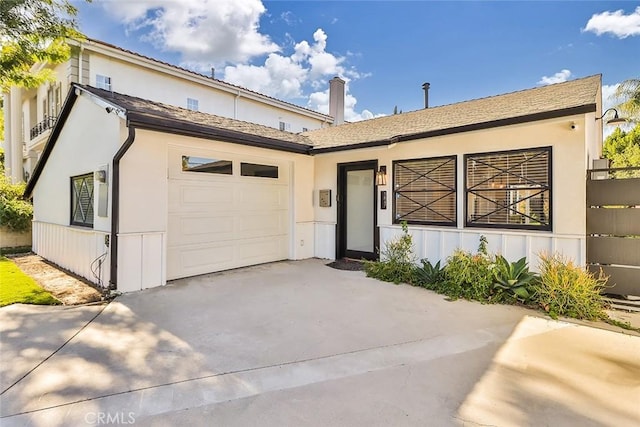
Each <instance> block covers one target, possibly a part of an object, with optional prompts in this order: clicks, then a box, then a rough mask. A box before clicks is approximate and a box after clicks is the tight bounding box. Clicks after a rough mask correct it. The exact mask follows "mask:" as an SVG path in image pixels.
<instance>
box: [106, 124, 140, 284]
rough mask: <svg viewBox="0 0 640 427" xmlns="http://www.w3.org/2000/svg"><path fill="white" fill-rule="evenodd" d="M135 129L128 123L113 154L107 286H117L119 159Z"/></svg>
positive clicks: (125, 150)
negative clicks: (120, 144)
mask: <svg viewBox="0 0 640 427" xmlns="http://www.w3.org/2000/svg"><path fill="white" fill-rule="evenodd" d="M135 139H136V129H135V127H133V126H132V125H131V124H129V135H128V136H127V139H125V140H124V142H123V143H122V146H121V147H120V149H119V150H118V152H117V153H116V154H115V156H113V164H112V171H113V172H112V173H113V176H112V181H111V266H110V267H111V268H110V278H109V288H110V289H117V288H118V232H119V231H120V160H121V159H122V158H123V157H124V155H125V154H126V152H127V151H128V150H129V148H131V146H132V145H133V141H134V140H135Z"/></svg>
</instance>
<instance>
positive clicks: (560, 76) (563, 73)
mask: <svg viewBox="0 0 640 427" xmlns="http://www.w3.org/2000/svg"><path fill="white" fill-rule="evenodd" d="M569 77H571V71H569V70H567V69H564V70H560V71H558V72H557V73H555V74H554V75H553V76H542V78H541V79H540V81H538V84H539V85H552V84H555V83H562V82H566V81H567V80H568V79H569Z"/></svg>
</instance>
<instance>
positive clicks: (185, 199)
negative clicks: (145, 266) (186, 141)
mask: <svg viewBox="0 0 640 427" xmlns="http://www.w3.org/2000/svg"><path fill="white" fill-rule="evenodd" d="M289 168H290V166H289V163H288V162H286V161H282V160H277V159H276V160H274V159H262V158H256V157H247V156H242V155H238V154H233V153H218V152H202V151H195V152H194V151H193V150H191V151H190V150H187V149H176V148H171V149H170V150H169V223H168V232H167V278H168V279H169V280H171V279H177V278H180V277H188V276H194V275H197V274H204V273H210V272H214V271H221V270H227V269H230V268H236V267H243V266H248V265H255V264H260V263H264V262H271V261H279V260H283V259H287V258H289V228H290V216H289V204H290V202H289Z"/></svg>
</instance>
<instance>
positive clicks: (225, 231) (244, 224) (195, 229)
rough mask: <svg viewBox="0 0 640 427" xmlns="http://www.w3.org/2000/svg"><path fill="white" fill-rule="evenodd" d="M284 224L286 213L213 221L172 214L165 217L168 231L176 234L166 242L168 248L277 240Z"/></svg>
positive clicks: (190, 215) (287, 219)
mask: <svg viewBox="0 0 640 427" xmlns="http://www.w3.org/2000/svg"><path fill="white" fill-rule="evenodd" d="M288 223H289V214H288V211H276V212H259V213H255V214H252V215H249V214H245V215H239V216H234V215H225V216H222V215H218V216H215V217H210V216H202V214H181V215H175V214H174V215H170V216H169V228H170V229H171V230H175V232H176V233H175V236H172V238H171V239H170V241H169V246H180V245H185V244H194V243H205V242H212V241H220V242H222V241H232V240H235V239H249V238H252V237H269V236H272V237H274V236H275V237H277V236H280V235H284V234H287V230H288ZM172 234H173V233H172Z"/></svg>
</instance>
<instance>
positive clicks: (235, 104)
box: [233, 91, 240, 120]
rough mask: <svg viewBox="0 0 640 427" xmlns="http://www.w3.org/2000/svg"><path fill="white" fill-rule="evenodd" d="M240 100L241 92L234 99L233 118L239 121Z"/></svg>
mask: <svg viewBox="0 0 640 427" xmlns="http://www.w3.org/2000/svg"><path fill="white" fill-rule="evenodd" d="M239 99H240V91H238V93H237V94H236V97H235V98H233V118H234V119H236V120H238V100H239Z"/></svg>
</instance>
